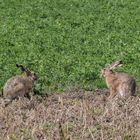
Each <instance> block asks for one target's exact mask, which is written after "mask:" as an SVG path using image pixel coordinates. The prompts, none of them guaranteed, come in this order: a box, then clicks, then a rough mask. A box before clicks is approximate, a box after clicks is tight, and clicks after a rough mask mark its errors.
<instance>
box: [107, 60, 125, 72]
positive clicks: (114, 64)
mask: <svg viewBox="0 0 140 140" xmlns="http://www.w3.org/2000/svg"><path fill="white" fill-rule="evenodd" d="M122 65H123V62H122V61H121V60H119V61H115V62H113V63H112V64H111V65H110V67H109V69H110V70H112V69H115V68H117V67H120V66H122Z"/></svg>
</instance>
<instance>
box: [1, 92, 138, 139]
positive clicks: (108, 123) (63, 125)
mask: <svg viewBox="0 0 140 140" xmlns="http://www.w3.org/2000/svg"><path fill="white" fill-rule="evenodd" d="M107 92H108V91H102V90H98V91H96V92H95V93H94V94H93V92H87V91H73V92H68V93H63V94H54V95H52V96H49V97H33V98H32V100H31V101H29V100H28V99H19V100H15V101H13V102H12V103H11V104H10V105H9V106H7V107H3V106H2V105H1V107H0V139H1V140H68V139H69V140H139V139H140V98H139V97H133V98H129V99H127V100H120V99H116V100H114V101H108V100H107V95H106V94H105V93H107ZM1 101H2V99H1Z"/></svg>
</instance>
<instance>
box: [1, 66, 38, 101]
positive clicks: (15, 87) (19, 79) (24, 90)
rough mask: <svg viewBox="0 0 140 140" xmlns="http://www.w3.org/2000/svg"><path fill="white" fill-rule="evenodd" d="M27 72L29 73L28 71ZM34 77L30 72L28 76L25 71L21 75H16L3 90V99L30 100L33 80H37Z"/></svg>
mask: <svg viewBox="0 0 140 140" xmlns="http://www.w3.org/2000/svg"><path fill="white" fill-rule="evenodd" d="M21 70H23V69H21ZM23 71H24V70H23ZM28 72H30V71H29V70H28ZM34 76H35V75H34V74H33V73H32V72H30V74H27V73H26V71H25V73H24V74H22V75H17V76H14V77H12V78H10V79H9V80H8V81H7V82H6V84H5V85H4V88H3V96H4V98H6V99H10V100H13V99H15V98H18V97H27V98H30V95H29V93H30V92H31V90H32V89H33V86H34V82H35V80H37V79H36V78H35V77H34Z"/></svg>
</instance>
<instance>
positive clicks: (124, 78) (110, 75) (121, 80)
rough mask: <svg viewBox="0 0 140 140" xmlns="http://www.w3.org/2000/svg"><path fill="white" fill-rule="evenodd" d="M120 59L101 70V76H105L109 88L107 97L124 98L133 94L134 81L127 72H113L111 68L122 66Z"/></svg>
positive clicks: (134, 88) (134, 89)
mask: <svg viewBox="0 0 140 140" xmlns="http://www.w3.org/2000/svg"><path fill="white" fill-rule="evenodd" d="M122 64H123V63H122V61H116V62H114V63H112V64H111V65H109V66H107V67H105V68H104V69H102V70H101V76H102V77H104V78H105V81H106V84H107V87H108V88H109V90H110V96H109V98H113V97H115V96H116V95H117V97H122V98H126V97H129V96H135V91H136V82H135V79H134V78H133V77H132V76H131V75H129V74H128V73H123V72H113V69H115V68H117V67H119V66H122Z"/></svg>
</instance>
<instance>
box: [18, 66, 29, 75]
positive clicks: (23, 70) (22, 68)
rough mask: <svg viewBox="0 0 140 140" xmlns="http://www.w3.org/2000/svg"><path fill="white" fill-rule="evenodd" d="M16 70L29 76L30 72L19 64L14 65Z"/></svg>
mask: <svg viewBox="0 0 140 140" xmlns="http://www.w3.org/2000/svg"><path fill="white" fill-rule="evenodd" d="M16 66H17V68H20V69H21V71H22V72H25V73H26V74H27V76H29V75H31V71H30V70H28V69H27V68H26V67H24V66H23V65H21V64H16Z"/></svg>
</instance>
